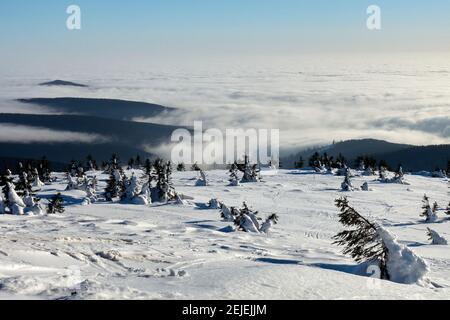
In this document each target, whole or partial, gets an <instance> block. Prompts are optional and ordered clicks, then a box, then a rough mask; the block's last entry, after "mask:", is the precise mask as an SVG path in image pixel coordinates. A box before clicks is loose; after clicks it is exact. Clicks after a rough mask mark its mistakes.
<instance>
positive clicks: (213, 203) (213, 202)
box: [208, 198, 223, 209]
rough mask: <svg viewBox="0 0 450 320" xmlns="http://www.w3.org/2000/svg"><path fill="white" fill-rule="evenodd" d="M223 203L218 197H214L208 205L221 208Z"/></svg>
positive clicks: (212, 207) (211, 207)
mask: <svg viewBox="0 0 450 320" xmlns="http://www.w3.org/2000/svg"><path fill="white" fill-rule="evenodd" d="M222 205H223V203H222V202H221V201H220V200H219V199H216V198H212V199H211V200H209V202H208V207H209V208H210V209H221V208H222Z"/></svg>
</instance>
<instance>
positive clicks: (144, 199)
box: [121, 173, 151, 205]
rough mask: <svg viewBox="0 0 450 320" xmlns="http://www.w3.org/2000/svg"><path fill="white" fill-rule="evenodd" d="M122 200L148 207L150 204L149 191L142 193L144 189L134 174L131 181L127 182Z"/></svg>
mask: <svg viewBox="0 0 450 320" xmlns="http://www.w3.org/2000/svg"><path fill="white" fill-rule="evenodd" d="M121 200H122V201H125V202H129V203H133V204H142V205H146V204H148V203H149V201H151V200H150V197H149V196H148V190H146V192H144V193H143V192H142V188H141V186H140V184H139V181H138V178H137V177H136V175H135V174H134V173H133V174H132V176H131V179H129V180H127V181H126V182H125V190H124V192H123V193H122V195H121Z"/></svg>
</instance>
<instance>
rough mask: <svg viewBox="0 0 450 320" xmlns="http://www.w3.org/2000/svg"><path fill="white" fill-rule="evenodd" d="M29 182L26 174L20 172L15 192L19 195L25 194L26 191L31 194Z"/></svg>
mask: <svg viewBox="0 0 450 320" xmlns="http://www.w3.org/2000/svg"><path fill="white" fill-rule="evenodd" d="M31 188H32V186H31V182H30V179H29V176H28V174H27V173H26V172H25V171H22V172H21V173H20V174H19V181H18V182H17V184H16V190H17V191H19V193H20V194H23V193H25V192H26V191H28V192H31Z"/></svg>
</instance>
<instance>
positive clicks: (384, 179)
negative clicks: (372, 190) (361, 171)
mask: <svg viewBox="0 0 450 320" xmlns="http://www.w3.org/2000/svg"><path fill="white" fill-rule="evenodd" d="M378 180H379V181H380V182H387V181H388V180H389V178H388V176H387V169H386V168H385V167H383V166H380V169H379V178H378Z"/></svg>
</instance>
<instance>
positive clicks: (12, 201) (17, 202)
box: [7, 182, 26, 215]
mask: <svg viewBox="0 0 450 320" xmlns="http://www.w3.org/2000/svg"><path fill="white" fill-rule="evenodd" d="M7 187H8V206H9V211H10V213H11V214H14V215H23V214H24V212H23V209H24V208H25V207H26V205H25V203H24V202H23V200H22V198H21V197H20V196H19V195H18V194H17V192H16V190H15V189H14V185H13V184H12V183H10V182H8V183H7Z"/></svg>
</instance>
